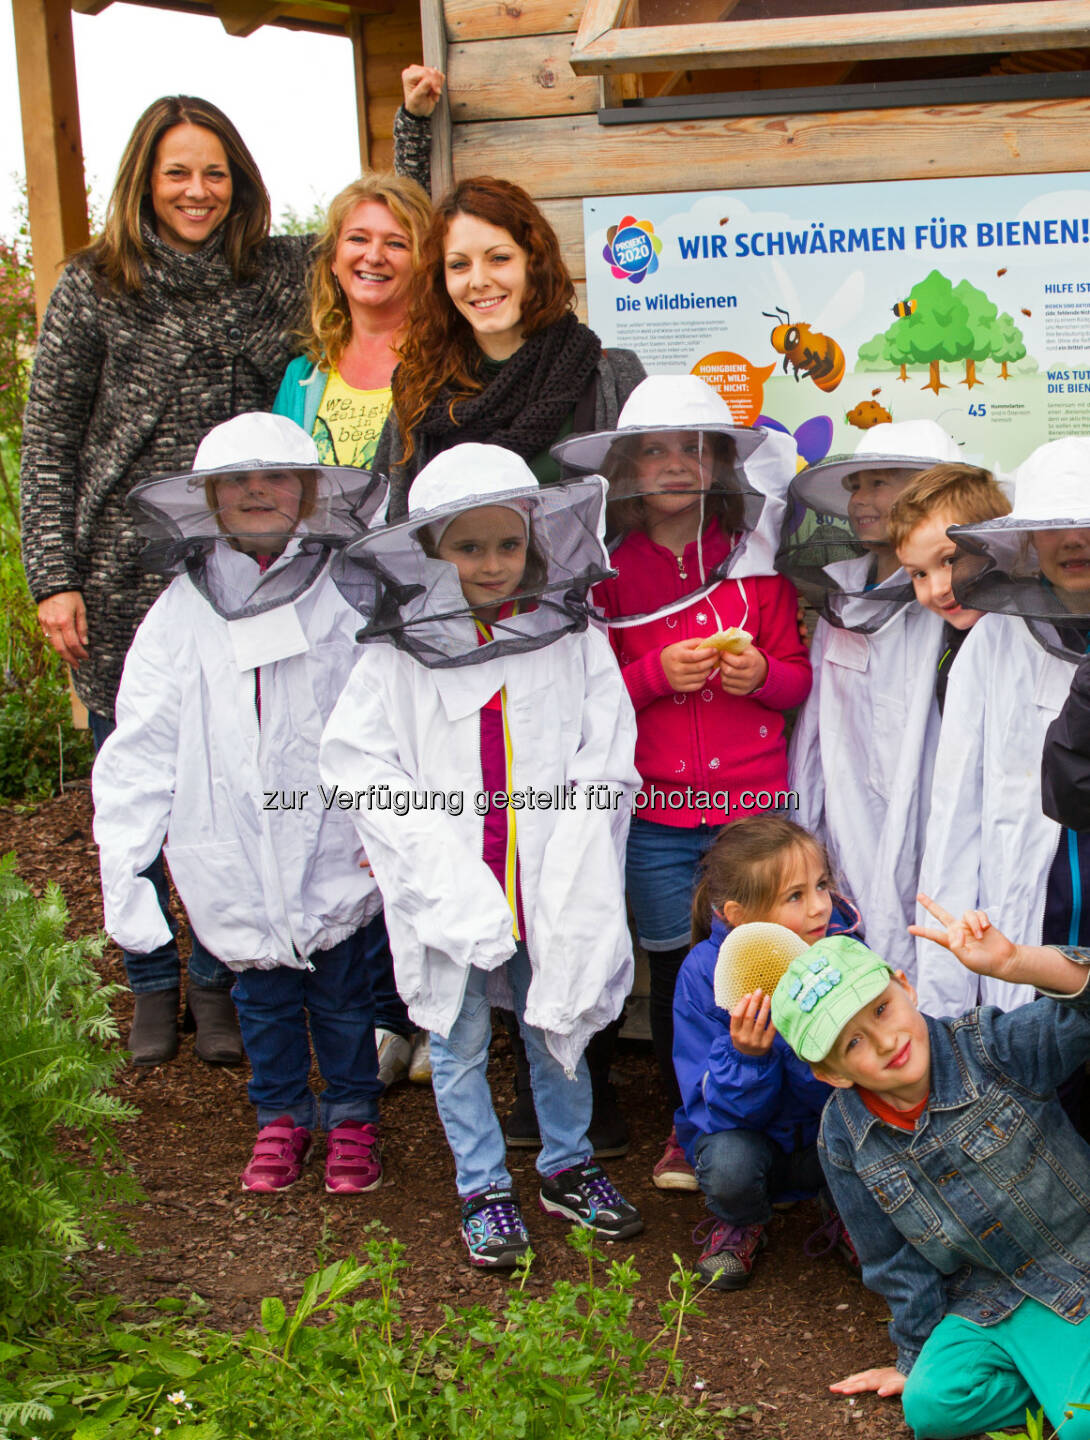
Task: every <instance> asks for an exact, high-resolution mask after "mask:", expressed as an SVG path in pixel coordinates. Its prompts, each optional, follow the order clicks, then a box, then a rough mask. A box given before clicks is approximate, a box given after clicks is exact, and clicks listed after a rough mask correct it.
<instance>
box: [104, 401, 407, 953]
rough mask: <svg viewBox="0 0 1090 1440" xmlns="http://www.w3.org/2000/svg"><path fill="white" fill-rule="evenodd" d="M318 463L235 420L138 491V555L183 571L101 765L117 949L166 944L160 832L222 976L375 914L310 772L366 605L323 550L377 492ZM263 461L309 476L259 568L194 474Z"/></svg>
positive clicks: (131, 661)
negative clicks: (189, 461) (300, 500)
mask: <svg viewBox="0 0 1090 1440" xmlns="http://www.w3.org/2000/svg"><path fill="white" fill-rule="evenodd" d="M287 427H290V432H295V433H294V435H292V434H290V433H289V429H288V428H287ZM228 430H229V431H230V434H229V435H225V434H224V433H223V432H226V431H228ZM225 447H226V451H227V452H228V453H224V450H225ZM293 447H294V448H293ZM263 455H264V456H267V457H268V458H265V459H262V458H261V457H262V456H263ZM243 457H246V459H245V463H243ZM316 460H317V451H316V450H315V447H314V443H313V441H312V440H311V439H310V437H309V436H307V435H305V433H304V432H303V431H302V430H300V429H299V427H298V426H295V425H293V424H292V422H290V421H286V420H284V419H283V418H282V417H279V416H271V415H256V416H244V417H238V419H236V420H234V421H231V422H228V423H227V425H225V426H220V427H217V430H216V431H213V432H212V434H211V435H210V437H209V439H208V441H207V442H205V444H204V445H202V447H201V449H199V450H198V452H197V456H196V460H195V462H194V472H193V473H192V474H188V475H183V476H168V477H164V478H163V479H162V480H155V481H149V482H146V483H145V484H144V485H143V486H141V487H139V493H138V494H137V495H136V503H137V506H138V507H139V510H140V512H141V517H142V518H141V528H142V529H143V530H144V533H145V535H146V536H147V537H148V538H149V541H150V547H149V548H150V549H151V550H152V551H153V552H155V551H156V547H158V557H159V559H160V560H164V559H165V562H166V564H167V566H168V567H169V568H174V569H180V568H182V567H183V566H186V567H187V568H186V571H185V573H182V574H179V575H178V576H177V578H176V579H175V580H174V581H173V583H172V584H171V585H170V586H169V587H168V588H167V589H166V590H165V591H164V592H163V594H162V595H161V596H160V597H159V599H158V600H157V601H156V603H155V604H154V605H153V606H152V608H151V610H150V611H149V612H148V614H147V616H146V617H145V619H144V621H143V623H142V624H141V626H140V628H139V629H138V630H137V632H136V637H135V639H134V641H133V645H132V648H131V650H130V651H129V655H128V658H127V660H126V662H125V670H124V674H123V676H122V680H121V687H120V690H119V693H118V698H117V728H116V729H115V730H114V732H113V733H112V734H111V735H110V737H109V738H108V739H107V741H106V742H105V744H104V745H103V747H102V749H101V751H100V752H99V755H98V757H97V759H96V762H95V767H94V774H93V782H92V783H93V790H94V802H95V824H94V833H95V840H96V842H97V843H98V846H99V851H100V859H101V868H102V888H103V901H104V906H105V918H106V928H107V930H108V931H109V933H110V935H111V936H112V937H113V938H114V939H115V940H116V941H117V943H118V944H119V945H120V946H122V948H124V949H126V950H129V951H135V952H137V953H148V952H150V951H152V950H154V949H155V948H156V946H158V945H161V944H162V943H163V942H164V941H165V940H167V939H168V938H169V931H168V928H167V923H166V920H165V919H164V916H163V913H162V911H161V909H160V907H159V903H158V900H157V899H156V895H155V891H154V888H153V886H152V884H151V882H150V881H149V880H147V879H145V878H143V876H142V875H141V871H143V870H144V869H146V867H147V866H148V865H149V864H150V863H151V862H152V860H153V859H154V858H155V856H156V855H157V853H158V851H159V849H160V846H161V845H162V844H163V841H164V838H166V840H167V844H166V847H165V853H166V856H167V859H168V861H169V864H170V870H171V874H172V876H173V878H174V883H175V885H176V886H177V888H178V893H179V895H180V896H181V898H182V901H183V903H184V905H185V908H186V911H187V913H188V915H189V917H190V921H191V923H192V925H193V928H194V929H195V931H196V933H197V934H198V935H199V936H200V938H201V940H202V941H203V942H204V944H205V945H206V946H208V948H209V949H210V950H211V951H212V952H213V953H214V954H215V955H217V956H218V957H219V958H220V959H221V960H222V961H223V962H224V963H225V964H226V965H229V966H231V967H232V968H234V969H244V968H247V967H250V966H258V967H261V968H271V967H273V966H278V965H286V966H295V967H303V966H305V965H306V964H307V963H308V962H307V956H308V955H311V954H313V953H314V952H316V951H320V950H326V949H328V948H330V947H331V946H333V945H336V944H338V943H339V942H340V941H342V940H344V939H347V938H348V936H350V935H351V934H352V933H353V932H354V931H356V930H358V929H360V927H361V926H363V925H364V924H365V923H366V922H367V921H368V920H369V919H371V918H372V916H374V915H375V914H376V913H377V912H378V911H379V909H380V908H381V904H382V902H381V896H380V895H379V892H378V888H377V886H376V885H375V882H374V880H373V879H371V878H370V876H369V875H368V872H367V870H366V868H362V869H361V868H360V861H361V858H362V850H361V847H360V844H359V841H358V838H357V836H356V833H355V829H354V827H353V825H352V822H351V818H350V817H349V816H348V815H346V814H345V813H344V812H343V811H340V810H337V809H327V808H326V807H325V806H324V805H323V803H322V800H321V796H320V792H319V789H318V786H319V783H320V776H319V775H318V769H317V752H318V741H319V738H320V736H321V732H322V727H323V726H324V724H325V721H326V719H327V717H328V715H329V713H330V711H331V710H332V709H333V705H334V702H335V701H336V699H337V696H338V695H339V694H340V691H341V687H342V686H343V684H344V682H345V680H346V679H347V678H348V675H349V673H350V671H351V669H352V666H353V664H354V663H355V660H356V658H357V656H358V654H359V650H358V646H357V645H356V642H355V633H356V630H357V628H358V625H359V615H358V613H357V612H356V611H355V610H353V609H352V608H351V607H350V606H349V605H348V604H347V603H346V602H345V600H344V599H343V598H342V596H341V595H340V592H339V591H338V590H337V588H336V586H335V585H334V584H333V582H332V580H331V579H330V576H329V565H328V556H329V548H328V547H329V545H330V544H331V543H334V542H335V540H336V538H337V536H338V535H339V537H340V540H341V541H343V540H344V539H347V538H348V537H349V536H350V535H356V534H359V533H360V529H361V524H362V521H361V517H362V516H363V515H364V514H366V515H370V513H371V512H373V510H374V509H375V508H376V507H377V504H378V503H379V501H380V500H381V493H380V492H376V487H375V486H374V483H373V482H372V481H371V477H370V476H369V475H368V474H367V473H366V472H365V471H360V470H338V469H336V468H333V467H322V466H319V465H317V463H316ZM263 468H264V469H269V470H274V469H275V470H279V471H284V470H290V471H292V472H294V473H296V474H297V475H299V476H300V477H303V484H304V493H306V494H308V495H309V497H310V499H309V501H308V503H307V506H306V508H307V509H309V512H310V518H309V522H308V521H307V520H302V521H301V522H300V523H299V525H298V526H297V528H296V533H295V534H293V535H292V537H291V538H290V539H289V541H288V543H287V546H286V547H285V549H284V550H283V553H282V554H281V555H280V556H279V557H277V558H276V559H275V560H274V561H273V562H272V563H271V564H270V565H269V566H268V568H267V569H265V570H264V572H263V573H262V571H261V569H260V568H259V565H258V562H257V561H256V560H255V559H254V558H253V556H251V555H249V554H246V553H243V552H242V551H241V550H238V549H235V548H233V547H232V545H231V544H230V543H229V542H228V537H227V536H226V535H224V534H223V533H222V532H220V531H218V530H217V529H216V526H215V513H214V511H212V510H210V509H209V505H208V503H207V501H206V499H205V493H206V492H205V488H204V482H205V481H206V480H207V481H211V482H213V483H215V482H216V481H223V480H224V479H225V478H229V477H231V476H232V475H241V474H245V473H247V472H250V471H252V470H255V469H258V470H259V469H263ZM210 520H211V523H210ZM319 532H320V533H319ZM281 543H282V540H281ZM259 702H260V719H259V713H258V703H259Z"/></svg>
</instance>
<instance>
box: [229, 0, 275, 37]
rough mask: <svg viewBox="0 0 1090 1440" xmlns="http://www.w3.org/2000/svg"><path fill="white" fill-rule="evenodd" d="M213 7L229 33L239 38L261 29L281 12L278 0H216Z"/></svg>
mask: <svg viewBox="0 0 1090 1440" xmlns="http://www.w3.org/2000/svg"><path fill="white" fill-rule="evenodd" d="M213 9H214V10H215V12H216V18H217V19H218V20H219V22H220V24H221V25H222V26H223V28H224V29H225V30H226V31H227V33H228V35H236V36H238V38H239V39H244V38H245V37H246V36H247V35H252V34H253V33H254V31H255V30H260V29H261V27H262V25H266V24H268V22H269V21H270V20H275V19H276V17H277V15H279V13H280V6H279V4H278V3H277V0H214V4H213Z"/></svg>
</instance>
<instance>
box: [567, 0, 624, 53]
mask: <svg viewBox="0 0 1090 1440" xmlns="http://www.w3.org/2000/svg"><path fill="white" fill-rule="evenodd" d="M626 9H627V0H587V3H586V4H585V5H584V7H583V15H582V18H581V19H580V21H579V29H578V31H577V32H576V36H575V48H576V49H577V50H583V49H586V47H587V46H588V45H593V44H594V43H595V41H596V40H600V39H601V38H602V36H604V35H609V34H610V33H611V32H612V31H613V30H614V29H616V28H617V27H618V26H620V25H621V24H623V17H624V13H625V10H626Z"/></svg>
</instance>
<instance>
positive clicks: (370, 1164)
mask: <svg viewBox="0 0 1090 1440" xmlns="http://www.w3.org/2000/svg"><path fill="white" fill-rule="evenodd" d="M326 1147H327V1148H326V1157H325V1188H326V1189H327V1190H328V1191H329V1193H330V1194H331V1195H362V1194H363V1193H364V1191H365V1190H377V1189H378V1187H379V1186H380V1185H381V1184H382V1161H381V1160H380V1159H379V1141H378V1126H377V1125H365V1124H363V1123H362V1122H361V1121H359V1120H342V1121H341V1123H340V1124H339V1125H337V1126H335V1127H334V1128H333V1129H332V1130H331V1131H330V1132H329V1137H328V1139H327V1142H326Z"/></svg>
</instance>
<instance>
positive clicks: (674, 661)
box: [659, 640, 719, 695]
mask: <svg viewBox="0 0 1090 1440" xmlns="http://www.w3.org/2000/svg"><path fill="white" fill-rule="evenodd" d="M659 660H660V662H661V664H662V670H663V674H664V675H665V676H666V679H667V681H668V682H669V685H670V689H671V690H676V691H677V692H678V694H679V695H685V694H687V693H689V692H691V691H693V690H703V688H704V681H705V680H707V678H708V676H709V675H710V674H711V673H712V671H713V670H714V669H715V667H716V666H717V665H718V664H719V652H718V651H717V650H710V649H709V648H708V646H707V645H705V644H703V643H702V642H701V641H700V640H677V641H675V643H674V644H673V645H666V646H664V647H663V648H662V649H661V650H660V651H659Z"/></svg>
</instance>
